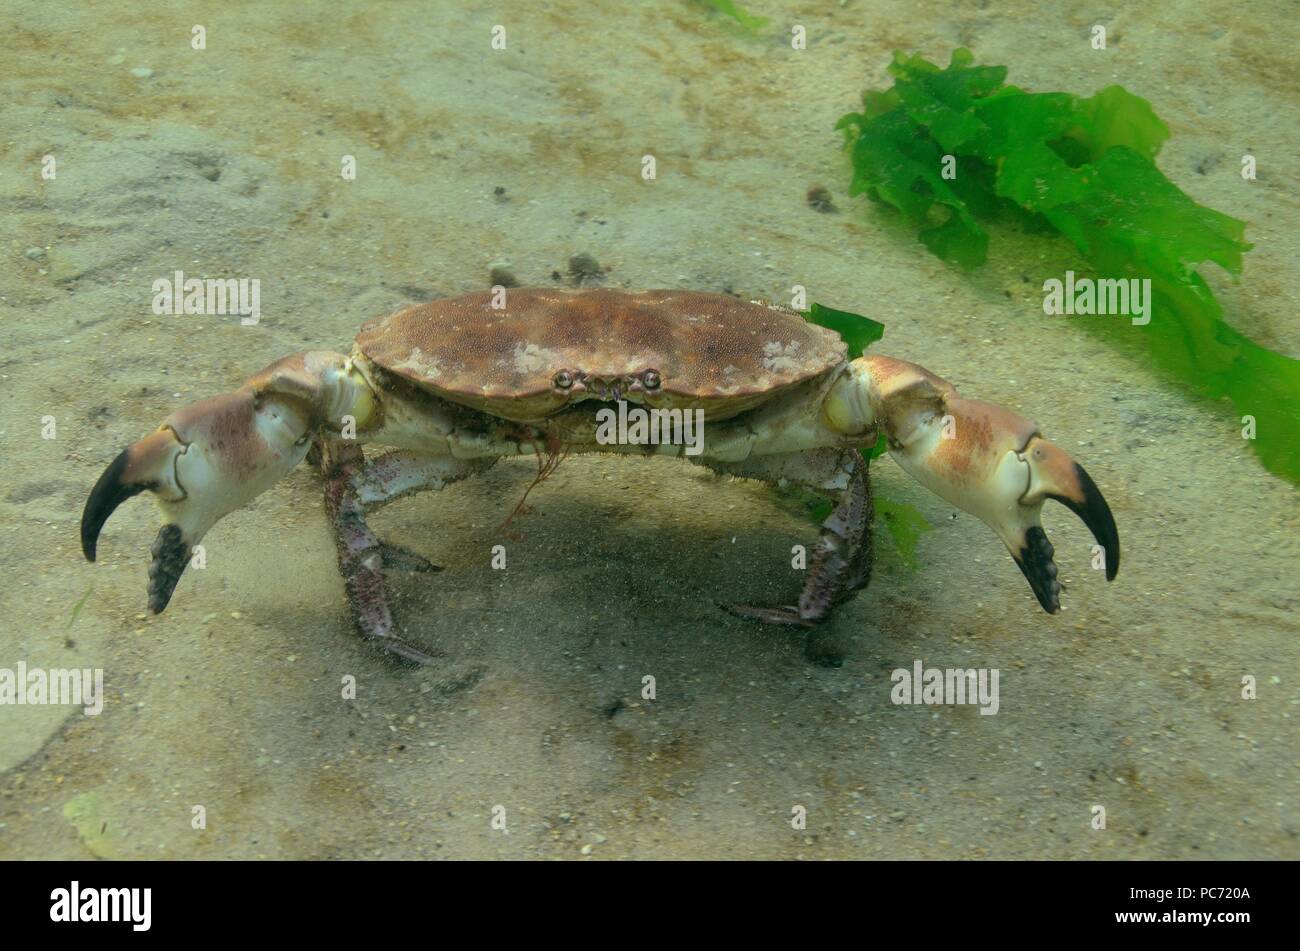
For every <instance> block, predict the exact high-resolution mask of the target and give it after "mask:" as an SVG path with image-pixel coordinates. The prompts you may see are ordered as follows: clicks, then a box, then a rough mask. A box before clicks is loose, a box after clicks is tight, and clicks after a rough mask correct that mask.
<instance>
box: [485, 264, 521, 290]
mask: <svg viewBox="0 0 1300 951" xmlns="http://www.w3.org/2000/svg"><path fill="white" fill-rule="evenodd" d="M488 282H489V284H490V285H491V286H492V287H497V286H500V287H518V286H519V279H518V278H516V277H515V272H514V271H512V270H510V266H509V265H507V264H494V265H492V270H491V271H490V272H489V273H488Z"/></svg>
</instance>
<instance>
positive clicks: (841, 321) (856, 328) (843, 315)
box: [801, 303, 885, 360]
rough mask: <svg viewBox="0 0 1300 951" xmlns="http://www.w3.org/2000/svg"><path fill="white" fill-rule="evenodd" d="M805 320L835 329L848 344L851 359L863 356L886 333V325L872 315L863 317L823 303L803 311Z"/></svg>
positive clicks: (828, 328)
mask: <svg viewBox="0 0 1300 951" xmlns="http://www.w3.org/2000/svg"><path fill="white" fill-rule="evenodd" d="M801 313H802V314H803V318H804V320H806V321H808V322H809V323H811V324H816V325H817V326H819V327H825V328H826V329H827V330H833V331H835V332H836V333H837V334H839V335H840V339H841V340H843V341H844V342H845V344H847V345H848V348H849V359H850V360H856V359H857V358H858V357H860V356H862V352H863V351H864V350H866V349H867V347H869V346H871V345H872V344H873V343H875V342H876V341H877V340H879V339H880V338H881V337H883V336H884V335H885V325H884V324H882V323H878V322H876V321H874V320H872V319H871V318H870V317H863V316H862V315H861V314H851V313H849V312H848V311H847V310H835V309H834V308H832V307H823V306H822V305H821V304H817V303H814V304H813V305H812V306H811V307H809V308H808V310H806V311H801Z"/></svg>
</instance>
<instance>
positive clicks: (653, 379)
mask: <svg viewBox="0 0 1300 951" xmlns="http://www.w3.org/2000/svg"><path fill="white" fill-rule="evenodd" d="M661 382H662V381H661V380H660V378H659V371H658V370H646V371H645V372H644V373H642V374H641V385H642V386H644V387H645V388H646V389H647V390H657V389H659V384H660V383H661Z"/></svg>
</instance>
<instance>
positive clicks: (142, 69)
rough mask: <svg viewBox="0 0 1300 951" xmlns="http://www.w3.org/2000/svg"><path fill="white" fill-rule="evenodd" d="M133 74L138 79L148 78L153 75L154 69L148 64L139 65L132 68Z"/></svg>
mask: <svg viewBox="0 0 1300 951" xmlns="http://www.w3.org/2000/svg"><path fill="white" fill-rule="evenodd" d="M131 75H132V76H134V77H135V78H136V79H148V78H149V77H150V76H152V75H153V70H152V69H150V68H149V67H148V66H137V67H136V68H135V69H133V70H131Z"/></svg>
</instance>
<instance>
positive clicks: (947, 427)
mask: <svg viewBox="0 0 1300 951" xmlns="http://www.w3.org/2000/svg"><path fill="white" fill-rule="evenodd" d="M825 417H826V420H827V421H828V423H829V424H830V425H831V427H832V428H833V429H836V430H838V431H840V432H849V433H851V432H854V431H855V430H856V431H861V432H872V431H876V430H883V431H884V433H885V436H886V437H887V439H888V441H889V449H890V454H891V455H892V456H893V457H894V459H895V460H896V461H897V462H898V464H899V465H901V466H902V467H903V469H905V470H906V471H907V472H908V474H909V475H911V476H912V477H913V478H914V479H916V480H917V481H918V482H920V483H921V484H922V485H924V486H925V487H926V488H927V489H929V490H930V491H931V492H933V493H935V494H936V495H938V496H940V497H941V498H944V499H946V500H947V501H949V502H951V503H952V504H953V505H956V506H957V507H958V508H961V509H964V510H965V511H967V512H970V513H971V514H972V515H975V516H977V517H978V518H980V519H981V520H983V521H984V522H985V523H986V524H988V525H989V527H991V528H992V529H993V531H995V532H996V533H997V534H998V537H999V538H1001V539H1002V541H1003V543H1004V544H1006V546H1007V549H1008V550H1009V551H1010V552H1011V557H1012V558H1014V559H1015V561H1016V564H1017V565H1019V566H1020V570H1021V571H1022V572H1023V573H1024V575H1025V578H1026V579H1027V580H1028V581H1029V586H1030V587H1031V588H1032V589H1033V591H1034V594H1035V596H1036V597H1037V598H1038V602H1039V604H1041V605H1042V607H1043V610H1045V611H1047V612H1048V613H1049V614H1055V613H1056V612H1057V611H1059V610H1060V608H1061V602H1060V594H1061V585H1060V583H1059V582H1058V581H1057V579H1056V573H1057V571H1056V563H1055V562H1054V561H1053V560H1052V559H1053V555H1054V554H1055V552H1054V550H1053V548H1052V545H1051V542H1049V541H1048V540H1047V535H1046V533H1045V532H1044V531H1043V526H1042V521H1041V513H1042V509H1043V503H1044V502H1045V501H1046V500H1047V499H1055V500H1056V501H1058V502H1061V503H1062V504H1064V505H1065V506H1066V507H1067V508H1069V509H1070V510H1071V511H1073V512H1074V513H1075V514H1076V515H1078V516H1079V518H1080V519H1081V520H1082V521H1083V523H1084V524H1085V525H1087V526H1088V529H1089V530H1090V531H1091V532H1092V534H1093V537H1094V538H1096V540H1097V542H1098V543H1099V544H1100V545H1101V547H1102V549H1103V550H1104V552H1105V559H1106V560H1105V569H1106V578H1107V579H1108V580H1112V579H1114V577H1115V574H1116V572H1118V571H1119V533H1118V531H1117V530H1116V528H1115V520H1114V518H1113V517H1112V516H1111V513H1110V507H1109V506H1108V505H1107V504H1106V500H1105V499H1104V498H1103V497H1102V494H1101V492H1100V490H1099V489H1098V488H1097V486H1096V484H1095V483H1094V482H1093V481H1092V479H1091V478H1090V477H1089V476H1088V473H1087V472H1085V471H1084V470H1083V467H1082V466H1080V465H1079V464H1078V463H1076V462H1075V461H1074V460H1073V459H1071V458H1070V457H1069V455H1067V454H1066V452H1065V451H1064V450H1063V449H1061V448H1060V447H1059V446H1057V445H1055V444H1054V443H1051V442H1049V441H1048V440H1047V439H1044V438H1043V436H1042V434H1041V433H1040V432H1039V430H1038V427H1037V426H1036V425H1034V424H1033V423H1032V422H1030V421H1029V420H1027V419H1024V418H1023V417H1021V416H1017V415H1016V414H1015V413H1013V412H1011V411H1010V410H1008V409H1006V408H1005V407H1002V406H998V405H996V404H994V403H986V402H984V401H982V400H970V399H963V398H962V397H960V396H958V395H957V390H956V389H955V388H954V387H953V386H952V384H950V383H948V382H947V381H946V380H943V379H941V378H939V377H937V376H935V375H934V374H932V373H930V372H929V371H928V370H925V369H924V368H922V367H919V366H917V365H916V364H913V363H907V362H905V361H902V360H895V359H893V358H891V357H882V356H870V357H862V358H860V359H857V360H854V361H853V362H852V364H850V367H849V372H848V374H846V376H845V377H844V378H843V379H842V380H841V381H839V382H838V383H837V384H836V385H835V387H834V388H833V389H832V391H831V393H830V394H829V396H828V398H827V401H826V405H825Z"/></svg>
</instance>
